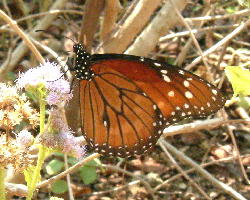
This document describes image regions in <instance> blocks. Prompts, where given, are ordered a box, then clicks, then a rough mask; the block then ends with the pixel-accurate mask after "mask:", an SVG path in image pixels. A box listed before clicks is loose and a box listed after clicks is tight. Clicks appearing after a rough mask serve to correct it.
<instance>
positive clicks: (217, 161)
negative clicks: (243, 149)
mask: <svg viewBox="0 0 250 200" xmlns="http://www.w3.org/2000/svg"><path fill="white" fill-rule="evenodd" d="M248 157H250V155H249V154H248V155H242V156H241V158H248ZM234 159H235V157H234V156H231V157H227V158H222V159H219V160H213V161H211V162H207V163H203V164H200V166H201V167H203V168H204V167H207V166H210V165H214V164H220V163H221V162H229V161H232V160H234ZM194 171H195V168H191V169H188V170H186V171H185V172H186V173H191V172H194ZM182 176H183V175H182V174H181V173H179V174H177V175H174V176H172V177H170V178H168V179H167V180H165V181H164V182H163V183H161V184H160V185H157V186H156V187H155V188H154V190H155V191H157V190H160V189H161V188H162V187H163V186H165V185H167V184H169V183H171V182H172V181H174V180H176V179H179V178H180V177H182Z"/></svg>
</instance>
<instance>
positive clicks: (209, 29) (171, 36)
mask: <svg viewBox="0 0 250 200" xmlns="http://www.w3.org/2000/svg"><path fill="white" fill-rule="evenodd" d="M238 26H239V24H234V25H222V26H208V27H204V28H195V29H192V30H191V31H192V33H193V34H195V33H201V32H206V31H213V30H225V29H232V28H236V27H238ZM187 35H190V31H182V32H178V33H170V34H168V35H166V36H163V37H161V38H160V40H159V41H160V42H166V41H167V40H170V39H172V38H175V37H183V36H187Z"/></svg>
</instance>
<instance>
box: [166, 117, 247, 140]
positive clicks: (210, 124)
mask: <svg viewBox="0 0 250 200" xmlns="http://www.w3.org/2000/svg"><path fill="white" fill-rule="evenodd" d="M240 122H248V123H250V121H247V120H242V119H240V120H224V119H223V118H215V119H207V120H203V121H195V122H192V123H188V124H183V125H176V126H170V127H168V128H165V129H164V137H168V136H174V135H178V134H185V133H192V132H197V131H199V130H201V129H205V130H210V129H213V128H216V127H218V126H221V125H223V124H228V123H240Z"/></svg>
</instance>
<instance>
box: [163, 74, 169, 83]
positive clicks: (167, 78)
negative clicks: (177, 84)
mask: <svg viewBox="0 0 250 200" xmlns="http://www.w3.org/2000/svg"><path fill="white" fill-rule="evenodd" d="M163 78H164V81H166V82H168V83H169V82H171V80H170V78H169V77H168V76H167V75H163Z"/></svg>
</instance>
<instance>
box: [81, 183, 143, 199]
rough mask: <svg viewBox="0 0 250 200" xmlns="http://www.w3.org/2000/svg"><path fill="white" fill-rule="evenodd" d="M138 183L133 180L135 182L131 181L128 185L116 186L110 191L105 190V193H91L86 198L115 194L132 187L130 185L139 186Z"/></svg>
mask: <svg viewBox="0 0 250 200" xmlns="http://www.w3.org/2000/svg"><path fill="white" fill-rule="evenodd" d="M140 182H141V181H140V180H135V181H131V182H130V183H127V184H125V185H122V186H118V187H114V188H113V189H111V190H105V191H100V192H93V193H90V194H86V195H87V196H100V195H103V194H107V193H112V192H117V191H119V190H122V189H125V188H127V187H130V186H132V185H137V184H139V183H140Z"/></svg>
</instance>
